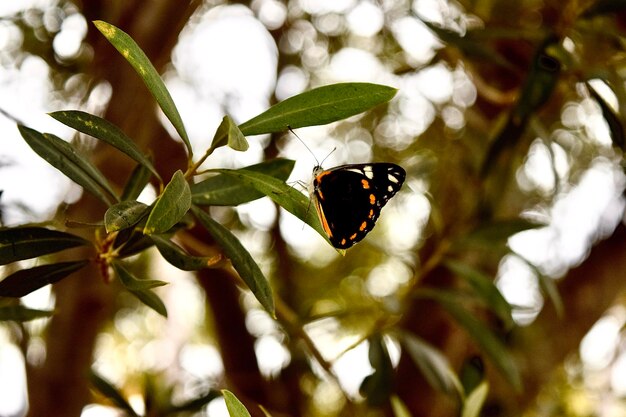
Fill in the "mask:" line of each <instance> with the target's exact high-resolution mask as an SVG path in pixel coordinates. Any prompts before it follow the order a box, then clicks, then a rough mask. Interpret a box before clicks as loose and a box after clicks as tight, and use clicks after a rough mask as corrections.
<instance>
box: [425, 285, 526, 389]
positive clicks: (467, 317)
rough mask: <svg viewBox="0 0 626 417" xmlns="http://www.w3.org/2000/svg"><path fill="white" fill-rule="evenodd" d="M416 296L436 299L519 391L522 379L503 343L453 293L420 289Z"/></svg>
mask: <svg viewBox="0 0 626 417" xmlns="http://www.w3.org/2000/svg"><path fill="white" fill-rule="evenodd" d="M418 296H422V297H427V298H430V299H433V300H435V301H437V302H438V303H439V304H440V305H441V306H442V307H443V308H444V309H445V310H446V311H447V312H448V313H449V314H450V315H451V316H452V317H453V318H454V320H455V321H456V322H457V323H459V324H460V325H461V326H462V327H463V328H464V329H465V330H466V331H467V332H468V333H469V334H470V335H471V336H472V338H473V339H474V340H475V341H476V342H477V343H478V345H479V346H480V347H481V348H482V350H483V351H484V352H485V353H486V354H487V355H488V356H489V357H490V358H491V360H492V361H493V363H494V364H495V365H496V366H497V367H498V368H499V369H500V372H502V375H504V377H505V378H506V379H507V380H508V381H509V382H510V383H511V385H512V386H513V388H515V390H516V391H518V392H519V391H521V389H522V380H521V376H520V374H519V370H518V369H517V367H516V365H515V362H513V358H512V357H511V355H510V354H509V352H508V351H507V350H506V347H505V346H504V344H503V343H502V342H501V341H500V339H498V338H497V337H496V335H495V334H494V333H493V332H492V331H491V330H490V329H489V328H488V327H487V326H485V325H484V324H483V323H482V322H481V321H479V320H478V319H477V318H475V317H474V316H473V315H472V314H471V313H470V312H469V311H467V310H465V309H464V308H463V307H461V305H460V303H459V299H458V297H457V296H456V295H455V294H453V293H450V292H446V291H440V290H432V289H421V290H420V291H419V294H418Z"/></svg>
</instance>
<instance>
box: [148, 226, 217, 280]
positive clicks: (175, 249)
mask: <svg viewBox="0 0 626 417" xmlns="http://www.w3.org/2000/svg"><path fill="white" fill-rule="evenodd" d="M150 238H151V239H152V241H154V243H155V244H156V247H157V249H158V250H159V253H160V254H161V256H163V258H165V260H166V261H167V262H169V263H170V264H172V265H174V266H175V267H176V268H178V269H182V270H183V271H197V270H199V269H203V268H210V267H211V266H213V265H215V264H216V263H217V262H219V261H220V260H221V259H222V257H221V256H220V255H218V256H192V255H189V254H188V253H187V252H185V250H184V249H183V248H181V247H180V246H178V245H177V244H175V243H174V242H172V241H171V240H169V239H167V238H165V237H163V236H159V235H151V236H150Z"/></svg>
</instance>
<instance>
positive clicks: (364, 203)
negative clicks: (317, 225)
mask: <svg viewBox="0 0 626 417" xmlns="http://www.w3.org/2000/svg"><path fill="white" fill-rule="evenodd" d="M405 177H406V172H405V171H404V169H403V168H402V167H400V166H398V165H396V164H392V163H387V162H378V163H370V164H348V165H340V166H338V167H334V168H331V169H326V170H325V169H323V168H322V167H320V166H316V167H315V168H314V169H313V192H312V196H313V200H314V202H315V207H316V209H317V213H318V215H319V218H320V221H321V223H322V226H323V228H324V231H325V232H326V234H327V235H328V238H329V240H330V243H332V245H333V246H334V247H336V248H338V249H347V248H350V247H351V246H353V245H354V244H355V243H357V242H359V241H360V240H361V239H363V238H364V237H365V235H367V233H369V232H370V231H371V230H372V229H373V228H374V225H375V224H376V220H377V219H378V216H379V215H380V211H381V209H382V208H383V206H384V205H385V204H386V203H387V201H389V199H390V198H391V197H393V196H394V195H395V194H396V193H397V192H398V191H399V190H400V187H402V183H403V182H404V179H405Z"/></svg>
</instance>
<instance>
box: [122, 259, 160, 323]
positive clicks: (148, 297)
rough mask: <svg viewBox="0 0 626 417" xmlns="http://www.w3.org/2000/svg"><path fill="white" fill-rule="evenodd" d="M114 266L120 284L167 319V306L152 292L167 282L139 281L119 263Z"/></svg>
mask: <svg viewBox="0 0 626 417" xmlns="http://www.w3.org/2000/svg"><path fill="white" fill-rule="evenodd" d="M112 265H113V270H114V271H115V273H116V274H117V276H118V278H119V279H120V282H121V283H122V285H124V287H126V289H127V290H128V291H129V292H130V293H131V294H133V295H134V296H135V297H137V299H139V301H141V302H142V303H144V304H145V305H147V306H148V307H150V308H151V309H153V310H154V311H156V312H157V313H159V314H160V315H162V316H163V317H167V309H166V308H165V304H163V300H161V299H160V298H159V296H158V295H156V294H155V293H154V292H153V291H151V290H150V288H154V287H159V286H162V285H165V284H167V282H164V281H158V280H152V279H145V280H144V279H138V278H136V277H135V276H134V275H133V274H131V273H130V271H128V270H127V269H126V268H125V267H124V266H123V265H122V264H120V263H119V262H113V263H112Z"/></svg>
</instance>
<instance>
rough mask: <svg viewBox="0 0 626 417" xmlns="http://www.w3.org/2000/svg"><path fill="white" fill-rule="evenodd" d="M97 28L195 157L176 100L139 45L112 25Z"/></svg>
mask: <svg viewBox="0 0 626 417" xmlns="http://www.w3.org/2000/svg"><path fill="white" fill-rule="evenodd" d="M93 23H94V25H95V26H96V28H97V29H98V30H99V31H100V32H101V33H102V34H103V35H104V37H105V38H107V40H108V41H109V42H111V44H112V45H113V46H114V47H115V49H117V50H118V51H119V52H120V54H122V56H123V57H124V59H126V61H128V63H129V64H130V65H131V66H132V67H133V68H134V69H135V71H136V72H137V74H138V75H139V77H140V78H141V79H142V80H143V82H144V83H145V84H146V87H148V90H149V91H150V93H151V94H152V96H153V97H154V98H155V100H156V101H157V103H158V104H159V107H160V108H161V110H163V114H165V116H166V117H167V118H168V119H169V121H170V122H171V123H172V125H173V126H174V128H175V129H176V131H177V132H178V134H179V135H180V137H181V138H182V140H183V142H184V143H185V146H186V147H187V151H188V152H189V155H190V156H191V155H193V151H192V149H191V143H190V142H189V137H188V136H187V131H186V130H185V125H184V124H183V120H182V119H181V117H180V114H179V113H178V109H177V108H176V105H175V104H174V100H173V99H172V96H171V95H170V93H169V91H167V88H166V87H165V84H164V83H163V80H162V79H161V77H160V76H159V73H158V72H157V70H156V69H155V68H154V66H153V65H152V63H151V62H150V60H149V59H148V57H147V56H146V54H145V53H144V52H143V51H142V50H141V48H140V47H139V45H137V43H135V41H134V40H133V39H132V38H131V37H130V36H128V34H127V33H125V32H124V31H123V30H121V29H119V28H117V27H115V26H113V25H111V24H110V23H106V22H103V21H102V20H96V21H94V22H93Z"/></svg>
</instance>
